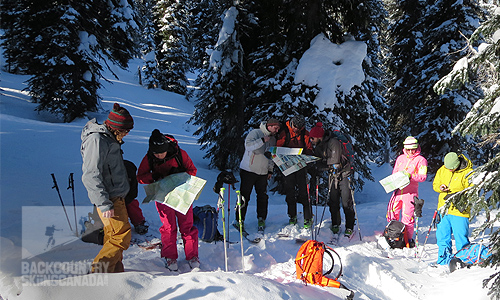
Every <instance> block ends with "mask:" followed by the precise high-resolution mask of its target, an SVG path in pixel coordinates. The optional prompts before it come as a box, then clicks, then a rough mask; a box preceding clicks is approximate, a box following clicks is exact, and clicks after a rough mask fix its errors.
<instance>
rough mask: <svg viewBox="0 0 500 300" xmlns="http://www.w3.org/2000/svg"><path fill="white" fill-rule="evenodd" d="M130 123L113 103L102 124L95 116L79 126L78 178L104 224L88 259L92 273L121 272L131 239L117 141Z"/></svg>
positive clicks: (124, 173) (125, 181) (126, 114)
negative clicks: (99, 244) (101, 237)
mask: <svg viewBox="0 0 500 300" xmlns="http://www.w3.org/2000/svg"><path fill="white" fill-rule="evenodd" d="M133 127H134V120H133V118H132V116H131V115H130V113H129V112H128V111H127V110H126V109H125V108H123V107H120V105H119V104H118V103H115V104H114V105H113V110H112V111H111V112H110V113H109V115H108V118H107V119H106V121H104V124H102V125H100V124H98V123H97V122H96V120H95V119H92V120H90V121H89V122H87V124H86V125H85V127H84V128H83V130H82V136H81V137H82V145H81V150H80V151H81V154H82V159H83V164H82V171H83V175H82V182H83V184H84V186H85V188H86V189H87V192H88V195H89V199H90V202H92V203H93V204H95V205H96V206H97V211H98V213H99V217H100V218H101V220H102V222H103V224H104V244H103V246H102V249H101V251H99V253H98V254H97V256H96V257H95V258H94V261H93V262H92V270H91V272H92V273H116V272H123V271H124V267H123V263H122V259H123V251H124V250H126V249H128V247H129V246H130V240H131V226H130V223H129V221H128V214H127V208H126V206H125V196H126V195H127V193H128V191H129V182H128V178H127V171H126V169H125V164H124V163H123V157H122V149H121V144H123V138H124V137H125V136H126V135H127V134H128V133H129V131H130V130H131V129H132V128H133Z"/></svg>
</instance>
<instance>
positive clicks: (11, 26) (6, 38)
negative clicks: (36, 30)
mask: <svg viewBox="0 0 500 300" xmlns="http://www.w3.org/2000/svg"><path fill="white" fill-rule="evenodd" d="M21 4H22V3H20V2H19V1H16V0H4V1H1V2H0V19H1V20H2V22H0V27H1V29H2V30H3V34H2V36H1V39H2V43H1V46H2V48H3V49H4V51H3V54H4V56H5V61H6V63H7V64H6V66H4V67H5V69H6V71H7V72H10V73H15V74H22V73H23V72H24V71H26V68H27V66H25V65H22V64H21V62H20V61H19V59H18V57H19V56H21V55H23V52H22V47H21V46H20V45H19V43H20V42H21V41H20V40H19V39H17V38H16V37H17V36H21V35H23V34H25V33H23V32H24V31H25V29H26V28H24V27H23V26H21V22H22V19H21V18H20V15H21V9H20V8H21V7H22V5H21Z"/></svg>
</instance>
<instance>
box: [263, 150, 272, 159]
mask: <svg viewBox="0 0 500 300" xmlns="http://www.w3.org/2000/svg"><path fill="white" fill-rule="evenodd" d="M264 156H265V157H266V158H267V159H272V158H273V156H272V155H271V152H269V151H266V152H264Z"/></svg>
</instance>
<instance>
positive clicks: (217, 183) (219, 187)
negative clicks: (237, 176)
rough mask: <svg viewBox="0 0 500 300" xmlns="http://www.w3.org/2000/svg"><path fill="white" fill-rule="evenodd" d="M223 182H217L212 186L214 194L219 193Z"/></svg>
mask: <svg viewBox="0 0 500 300" xmlns="http://www.w3.org/2000/svg"><path fill="white" fill-rule="evenodd" d="M222 185H223V182H222V181H217V182H216V183H215V185H214V192H215V193H216V194H218V193H219V192H220V189H221V188H222Z"/></svg>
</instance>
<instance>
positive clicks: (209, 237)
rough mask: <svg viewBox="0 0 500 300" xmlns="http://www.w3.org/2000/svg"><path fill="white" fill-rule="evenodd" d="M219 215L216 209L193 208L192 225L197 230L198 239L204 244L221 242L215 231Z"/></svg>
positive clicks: (208, 206)
mask: <svg viewBox="0 0 500 300" xmlns="http://www.w3.org/2000/svg"><path fill="white" fill-rule="evenodd" d="M218 218H219V214H218V213H217V209H216V208H215V207H212V206H210V205H205V206H201V207H200V206H195V207H194V208H193V225H194V226H196V228H198V238H199V239H200V240H202V241H204V242H207V243H211V242H213V241H221V240H222V239H221V236H222V235H221V234H220V233H219V230H218V229H217V220H218Z"/></svg>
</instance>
